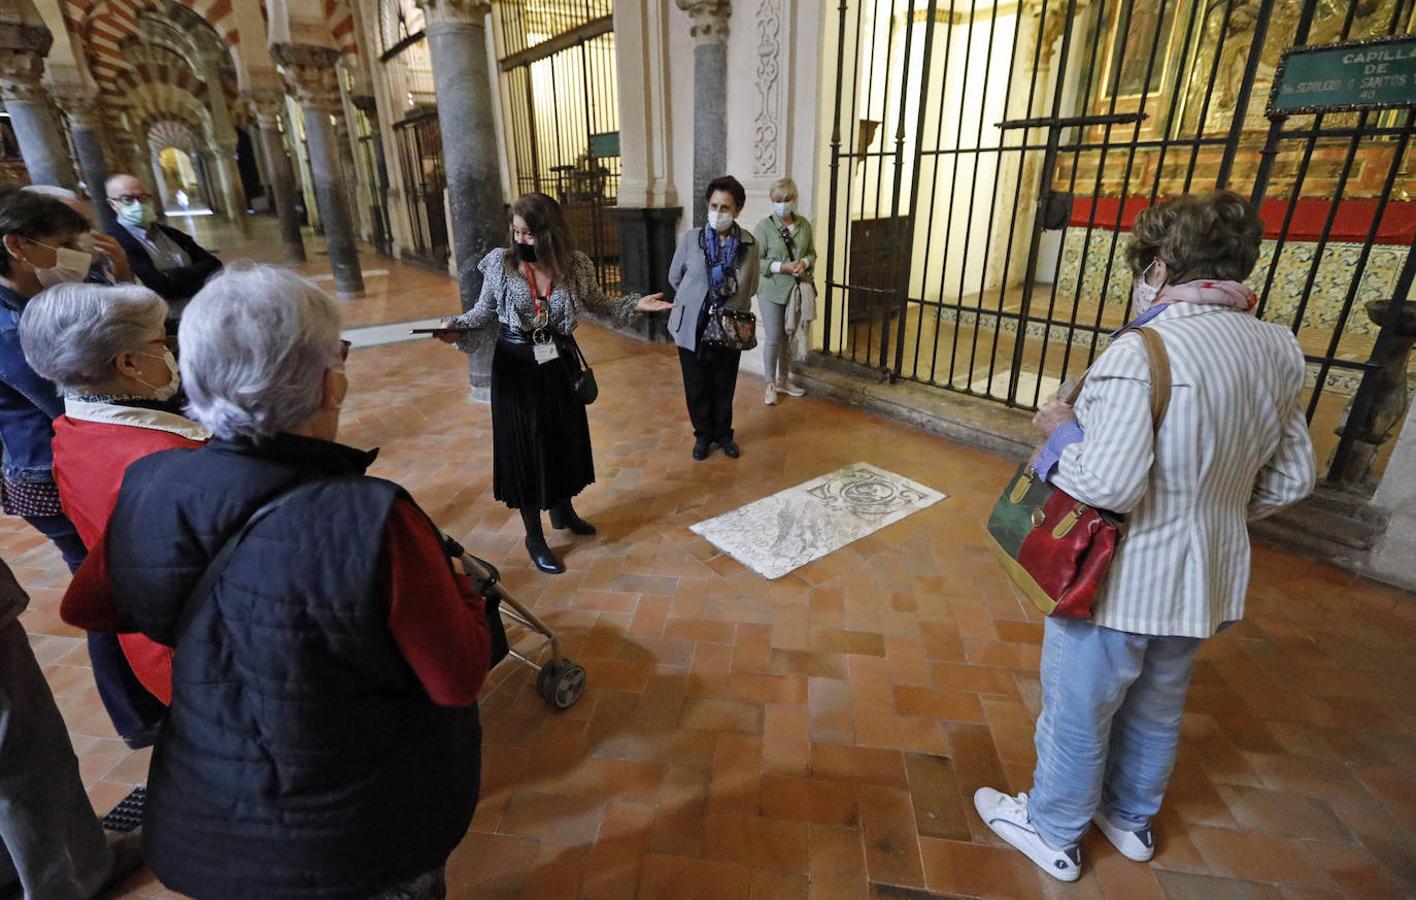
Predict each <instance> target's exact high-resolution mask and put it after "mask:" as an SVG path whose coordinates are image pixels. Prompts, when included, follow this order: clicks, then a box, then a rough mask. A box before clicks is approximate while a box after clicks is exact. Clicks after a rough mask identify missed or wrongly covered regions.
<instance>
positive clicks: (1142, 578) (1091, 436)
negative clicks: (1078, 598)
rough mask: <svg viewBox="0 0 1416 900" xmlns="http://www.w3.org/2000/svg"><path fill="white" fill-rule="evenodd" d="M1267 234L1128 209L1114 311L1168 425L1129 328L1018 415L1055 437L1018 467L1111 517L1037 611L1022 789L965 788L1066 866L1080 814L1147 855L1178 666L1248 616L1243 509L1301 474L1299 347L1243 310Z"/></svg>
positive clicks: (1252, 513)
mask: <svg viewBox="0 0 1416 900" xmlns="http://www.w3.org/2000/svg"><path fill="white" fill-rule="evenodd" d="M1263 233H1264V228H1263V223H1262V222H1261V221H1259V217H1258V215H1257V214H1256V213H1255V212H1254V210H1253V208H1252V207H1251V206H1250V205H1249V204H1248V203H1247V202H1245V201H1244V200H1243V199H1242V198H1241V197H1239V196H1238V195H1237V194H1234V193H1231V192H1229V191H1216V192H1215V193H1212V194H1209V195H1208V196H1205V197H1178V198H1176V199H1174V200H1169V201H1166V202H1165V203H1162V204H1160V205H1158V206H1153V207H1151V208H1149V209H1147V210H1144V211H1142V212H1141V214H1140V215H1139V216H1137V218H1136V223H1135V225H1134V227H1133V228H1132V230H1131V240H1130V244H1129V245H1128V246H1127V248H1126V259H1127V261H1128V262H1129V263H1130V266H1131V271H1132V273H1133V274H1134V275H1135V281H1134V284H1133V289H1132V290H1133V293H1132V297H1133V301H1134V302H1133V305H1132V312H1133V313H1134V314H1135V315H1136V318H1135V319H1134V321H1133V322H1132V323H1131V326H1130V327H1135V326H1140V325H1144V326H1145V327H1146V328H1148V329H1150V330H1152V331H1154V333H1155V334H1157V335H1159V336H1160V338H1161V339H1162V340H1163V341H1164V343H1165V349H1166V354H1167V356H1168V357H1169V360H1170V382H1171V390H1170V406H1169V411H1168V412H1167V413H1166V416H1165V419H1164V421H1163V422H1162V423H1161V424H1160V427H1159V428H1158V429H1157V428H1156V427H1155V425H1154V423H1153V422H1152V421H1151V412H1150V392H1151V378H1150V370H1149V366H1148V364H1147V358H1148V353H1147V351H1146V349H1145V346H1144V344H1143V342H1142V340H1141V337H1140V336H1139V335H1132V334H1119V335H1118V336H1116V338H1115V340H1113V341H1112V343H1111V346H1110V347H1108V348H1107V349H1106V352H1104V353H1102V354H1101V355H1100V356H1099V357H1097V360H1096V362H1095V364H1093V365H1092V367H1091V370H1090V371H1089V372H1088V373H1087V379H1086V382H1085V386H1084V387H1083V388H1082V392H1081V395H1080V396H1079V397H1078V398H1077V402H1076V406H1075V408H1073V407H1072V406H1071V405H1068V404H1067V403H1066V402H1065V401H1063V400H1060V399H1058V398H1057V397H1056V396H1054V397H1053V399H1052V400H1050V401H1049V402H1048V403H1047V404H1046V405H1045V406H1044V407H1043V408H1042V410H1041V411H1039V413H1038V415H1037V418H1036V419H1034V424H1035V425H1036V426H1037V427H1038V429H1039V430H1040V431H1042V432H1043V433H1050V435H1051V437H1049V438H1048V441H1047V443H1046V444H1044V445H1043V449H1042V451H1041V453H1040V454H1039V456H1038V459H1037V461H1036V462H1035V463H1034V464H1033V469H1034V471H1036V472H1039V473H1040V474H1042V475H1043V476H1044V477H1047V478H1048V480H1049V481H1050V482H1051V483H1053V484H1055V485H1056V486H1058V487H1059V488H1061V489H1062V490H1064V491H1066V492H1067V493H1068V494H1070V495H1072V496H1073V497H1075V498H1077V499H1078V500H1080V501H1082V502H1083V503H1086V504H1088V505H1090V506H1093V507H1096V508H1099V509H1107V510H1111V511H1112V512H1115V513H1119V514H1124V515H1125V516H1126V517H1127V532H1126V538H1125V540H1124V541H1122V542H1121V544H1120V545H1119V547H1118V548H1117V551H1116V557H1115V559H1114V560H1113V562H1112V565H1111V569H1110V571H1109V572H1108V573H1107V576H1106V580H1105V581H1104V582H1103V583H1102V585H1101V589H1100V590H1099V591H1098V593H1097V596H1096V600H1095V602H1094V604H1093V607H1092V617H1091V619H1090V620H1089V621H1088V620H1083V619H1057V618H1049V619H1047V622H1046V629H1045V634H1044V636H1043V644H1042V664H1041V677H1042V714H1041V716H1040V717H1039V718H1038V722H1037V740H1036V743H1037V768H1036V770H1035V771H1034V772H1033V786H1032V790H1031V791H1030V792H1028V793H1026V794H1019V795H1018V796H1016V797H1010V796H1008V795H1006V794H1003V793H1001V792H999V791H996V790H994V789H993V788H987V787H985V788H979V790H978V792H977V793H976V794H975V795H974V805H975V807H976V808H977V809H978V812H979V815H980V816H981V817H982V819H983V821H984V822H986V823H987V824H988V826H989V827H990V828H992V829H993V831H994V832H995V833H996V834H998V835H999V836H1000V837H1002V838H1003V839H1004V840H1006V841H1007V842H1008V843H1010V844H1012V845H1013V846H1014V847H1016V848H1017V849H1019V850H1021V851H1023V852H1024V853H1026V854H1027V855H1028V857H1029V858H1030V859H1032V861H1033V862H1035V863H1037V864H1038V865H1039V866H1040V867H1042V869H1043V871H1045V872H1047V873H1048V874H1049V875H1051V876H1052V877H1054V878H1057V879H1059V880H1062V881H1075V880H1076V879H1077V878H1078V877H1079V876H1080V874H1081V851H1080V847H1081V839H1082V835H1083V834H1084V833H1085V832H1086V831H1087V829H1088V828H1089V827H1090V826H1091V825H1092V823H1095V824H1096V826H1097V828H1098V829H1099V830H1100V831H1101V833H1102V834H1103V835H1104V836H1105V837H1106V838H1107V839H1108V840H1109V841H1111V843H1112V844H1114V845H1115V846H1116V849H1117V850H1119V851H1120V852H1121V854H1122V855H1123V856H1125V857H1127V858H1128V859H1132V860H1136V861H1137V862H1144V861H1146V860H1149V859H1150V858H1151V855H1152V853H1153V852H1154V850H1155V838H1154V836H1153V835H1152V833H1151V819H1152V817H1153V816H1155V814H1156V812H1157V811H1158V810H1159V809H1160V803H1161V799H1162V798H1163V797H1164V795H1165V786H1166V782H1167V781H1168V779H1169V778H1170V772H1171V769H1172V767H1173V766H1174V764H1175V753H1176V750H1177V748H1178V747H1179V744H1180V717H1181V712H1182V711H1183V709H1184V706H1185V694H1186V693H1187V691H1188V689H1189V683H1190V666H1191V664H1192V663H1193V661H1194V658H1195V653H1196V651H1197V650H1199V648H1200V646H1201V644H1203V643H1204V641H1205V640H1206V639H1207V638H1209V637H1210V636H1212V635H1213V634H1215V633H1216V632H1217V631H1219V630H1220V629H1222V628H1224V627H1225V626H1226V625H1228V624H1231V623H1233V622H1235V621H1237V620H1239V619H1240V618H1242V617H1243V615H1244V593H1245V590H1246V589H1247V587H1248V583H1249V533H1248V527H1247V523H1248V521H1250V520H1252V519H1256V518H1259V517H1261V516H1265V515H1269V514H1271V513H1273V512H1274V511H1275V510H1277V509H1279V508H1281V507H1283V506H1287V505H1288V504H1290V503H1296V502H1297V501H1298V500H1301V499H1302V498H1303V497H1304V496H1306V495H1307V494H1308V492H1310V491H1311V490H1312V489H1313V482H1314V477H1315V474H1314V472H1315V465H1314V459H1313V444H1312V441H1311V440H1310V439H1309V437H1308V423H1307V420H1306V418H1305V416H1304V404H1303V402H1302V398H1303V384H1304V378H1305V376H1306V371H1307V367H1306V365H1305V363H1304V360H1303V351H1302V349H1301V348H1300V347H1299V346H1298V341H1297V339H1296V338H1295V337H1294V336H1293V333H1292V332H1291V331H1289V330H1288V329H1287V328H1286V327H1284V326H1283V325H1281V324H1277V323H1270V322H1261V321H1259V320H1258V319H1257V318H1256V317H1255V316H1254V315H1253V309H1254V306H1255V305H1256V298H1255V296H1254V292H1253V291H1251V290H1250V289H1249V288H1248V287H1246V286H1245V285H1244V284H1243V283H1242V282H1243V279H1245V278H1247V277H1249V274H1250V273H1251V272H1252V271H1253V269H1254V263H1255V261H1256V260H1257V258H1258V255H1259V241H1260V240H1261V239H1262V237H1263Z"/></svg>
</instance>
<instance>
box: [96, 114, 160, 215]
mask: <svg viewBox="0 0 1416 900" xmlns="http://www.w3.org/2000/svg"><path fill="white" fill-rule="evenodd" d="M132 134H133V162H134V164H135V165H136V166H137V168H136V169H135V170H134V171H133V172H132V175H133V177H135V178H137V179H139V180H140V181H142V182H144V183H145V184H146V185H147V187H148V190H149V191H151V192H152V196H153V205H154V206H156V207H157V217H158V218H159V219H166V218H167V204H166V203H164V202H163V199H162V181H161V179H162V167H161V166H159V165H158V164H157V155H156V154H154V153H153V152H152V144H150V143H149V142H148V136H147V132H146V131H143V130H141V129H139V130H137V131H134V132H133V133H132ZM104 205H105V206H107V205H108V204H107V203H105V204H104Z"/></svg>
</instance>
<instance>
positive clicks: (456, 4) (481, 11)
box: [418, 0, 492, 28]
mask: <svg viewBox="0 0 1416 900" xmlns="http://www.w3.org/2000/svg"><path fill="white" fill-rule="evenodd" d="M418 6H419V8H421V9H422V10H423V18H424V19H425V20H426V21H427V24H428V27H430V28H431V27H434V26H437V25H482V24H484V23H485V22H486V18H487V15H488V14H489V13H490V12H491V11H492V4H490V3H488V2H487V0H418Z"/></svg>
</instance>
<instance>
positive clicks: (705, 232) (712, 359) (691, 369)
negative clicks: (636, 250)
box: [669, 175, 758, 460]
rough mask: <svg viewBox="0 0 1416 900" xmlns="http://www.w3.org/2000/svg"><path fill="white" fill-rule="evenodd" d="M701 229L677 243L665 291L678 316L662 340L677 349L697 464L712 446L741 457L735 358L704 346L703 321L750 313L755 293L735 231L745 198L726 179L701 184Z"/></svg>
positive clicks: (748, 243) (752, 254) (745, 249)
mask: <svg viewBox="0 0 1416 900" xmlns="http://www.w3.org/2000/svg"><path fill="white" fill-rule="evenodd" d="M704 195H705V197H706V199H707V202H708V227H707V228H690V229H689V230H688V231H685V232H684V233H683V237H681V238H679V243H678V249H677V250H675V251H674V259H673V262H671V263H669V284H671V285H673V286H674V290H675V291H677V295H676V296H675V298H674V300H675V305H676V306H677V307H678V311H677V312H675V313H674V314H673V315H671V316H669V333H670V334H672V335H673V336H674V343H676V344H678V348H679V367H680V368H681V369H682V370H683V394H684V399H685V400H686V401H687V403H688V417H689V419H690V420H691V421H692V422H693V437H694V441H693V458H694V459H697V460H703V459H706V458H707V457H708V451H709V450H711V449H712V448H713V445H714V444H717V445H718V446H719V447H722V448H723V452H724V453H725V454H727V455H728V456H729V457H731V458H733V459H737V458H738V457H739V456H741V455H742V451H741V450H739V449H738V445H737V444H736V443H735V442H734V441H733V392H734V390H735V389H736V387H737V373H738V362H739V359H740V358H741V356H742V353H741V352H740V351H737V350H728V349H726V348H724V347H713V346H708V345H706V344H704V343H703V341H702V338H703V329H704V328H706V327H707V325H708V317H709V316H710V315H713V314H716V313H718V312H721V311H722V310H724V309H727V308H731V309H736V310H739V311H745V310H748V309H750V308H751V307H752V295H753V293H754V292H755V291H756V290H757V256H758V254H757V246H756V243H755V242H754V241H753V238H752V234H751V232H748V231H744V230H743V229H741V228H739V227H738V224H737V222H736V219H737V216H738V213H740V212H742V205H743V203H745V202H746V201H747V192H746V191H744V190H743V187H742V184H741V183H740V182H739V181H738V180H737V179H736V178H734V177H732V176H731V175H724V176H723V177H721V178H715V179H713V180H712V181H710V182H708V188H707V190H706V191H704Z"/></svg>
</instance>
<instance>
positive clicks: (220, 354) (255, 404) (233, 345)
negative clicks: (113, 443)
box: [177, 264, 340, 440]
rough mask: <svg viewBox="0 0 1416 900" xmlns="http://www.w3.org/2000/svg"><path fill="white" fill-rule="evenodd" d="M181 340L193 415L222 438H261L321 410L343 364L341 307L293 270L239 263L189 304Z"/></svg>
mask: <svg viewBox="0 0 1416 900" xmlns="http://www.w3.org/2000/svg"><path fill="white" fill-rule="evenodd" d="M177 339H178V343H179V344H180V345H181V347H182V361H181V367H182V385H183V386H184V387H185V388H186V389H187V398H188V400H189V403H188V406H187V413H188V415H190V416H191V417H192V418H193V419H195V420H196V421H198V422H200V423H201V424H203V425H205V426H206V427H207V428H208V429H209V430H210V431H211V432H212V434H214V435H216V436H217V437H219V438H225V439H228V440H230V439H232V438H247V439H251V440H261V439H263V438H269V437H273V436H274V435H275V434H277V433H278V432H281V431H289V430H291V429H292V428H294V427H296V426H298V425H301V424H303V423H304V422H305V421H306V420H308V419H309V418H310V416H312V415H314V413H315V411H316V410H318V409H319V407H320V401H321V399H322V398H323V396H324V373H325V370H326V369H329V368H332V367H334V366H337V365H338V364H339V350H340V345H339V310H338V309H337V308H336V307H335V305H334V301H333V300H331V299H330V298H329V296H328V295H326V294H325V292H324V291H322V290H320V289H319V288H318V287H317V286H315V284H314V283H313V282H311V281H309V280H308V279H305V278H302V277H301V276H300V275H297V274H296V273H295V272H292V271H291V270H289V269H282V268H279V267H277V266H263V265H239V264H238V265H233V266H228V267H226V268H225V269H224V270H223V271H222V272H221V273H220V274H218V275H216V276H215V277H213V278H212V279H211V280H210V281H208V282H207V283H206V286H205V287H203V288H202V289H201V290H200V291H198V292H197V294H196V296H195V297H193V298H192V301H191V302H190V303H189V304H187V308H186V310H184V311H183V313H182V324H181V325H180V326H179V327H178V330H177Z"/></svg>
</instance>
